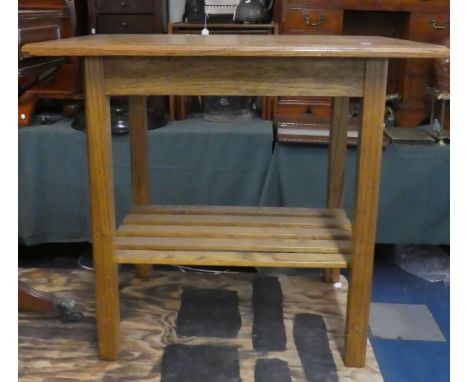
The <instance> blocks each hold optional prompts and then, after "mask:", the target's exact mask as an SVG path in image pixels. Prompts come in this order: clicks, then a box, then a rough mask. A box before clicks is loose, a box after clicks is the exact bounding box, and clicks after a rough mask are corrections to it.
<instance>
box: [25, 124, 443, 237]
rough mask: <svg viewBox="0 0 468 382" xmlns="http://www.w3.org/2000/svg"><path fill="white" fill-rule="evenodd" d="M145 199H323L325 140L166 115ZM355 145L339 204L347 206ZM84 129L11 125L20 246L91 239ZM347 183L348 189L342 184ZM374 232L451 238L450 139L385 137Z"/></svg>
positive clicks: (119, 191)
mask: <svg viewBox="0 0 468 382" xmlns="http://www.w3.org/2000/svg"><path fill="white" fill-rule="evenodd" d="M149 146H150V176H151V199H152V202H153V203H160V204H220V205H222V204H224V205H229V204H231V205H272V206H281V205H285V206H323V205H324V203H325V181H326V171H327V170H326V160H327V149H326V148H325V147H317V146H283V145H277V146H276V147H275V150H274V152H273V153H272V130H271V122H268V121H261V120H253V121H248V122H236V123H218V124H215V123H211V122H207V121H205V120H201V119H193V120H186V121H180V122H174V123H170V124H169V125H168V126H166V127H164V128H161V129H158V130H153V131H151V132H149ZM354 157H355V149H351V150H349V161H348V173H347V183H346V188H347V191H348V192H347V194H346V209H347V210H348V213H350V214H351V215H352V194H353V192H352V191H353V181H354V175H353V174H354V171H353V169H354V166H353V162H354ZM113 158H114V180H115V199H116V200H115V201H116V218H117V223H119V222H120V221H121V220H122V218H123V217H124V215H125V214H126V213H127V212H128V210H129V208H130V160H129V150H128V136H120V137H114V138H113ZM87 177H88V172H87V156H86V137H85V135H84V134H83V133H81V132H78V131H75V130H73V129H71V128H70V120H67V119H65V120H61V121H60V122H57V123H56V124H54V125H50V126H33V127H30V128H25V129H21V130H20V131H19V200H18V201H19V236H20V240H21V241H22V242H24V243H26V244H28V245H32V244H37V243H43V242H51V241H57V242H66V241H68V242H71V241H89V240H90V238H91V235H90V219H89V191H88V179H87ZM350 190H351V192H350ZM377 240H378V241H379V242H382V243H426V244H429V243H434V244H448V242H449V148H448V147H439V146H431V147H414V146H389V147H387V148H386V149H385V151H384V154H383V167H382V186H381V198H380V211H379V226H378V233H377Z"/></svg>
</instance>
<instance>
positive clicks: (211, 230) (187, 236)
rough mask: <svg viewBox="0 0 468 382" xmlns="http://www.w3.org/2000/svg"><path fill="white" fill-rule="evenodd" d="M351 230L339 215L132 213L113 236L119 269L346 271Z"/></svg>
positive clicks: (154, 209) (294, 211) (207, 209)
mask: <svg viewBox="0 0 468 382" xmlns="http://www.w3.org/2000/svg"><path fill="white" fill-rule="evenodd" d="M350 242H351V224H350V222H349V220H348V218H347V217H346V214H345V212H344V211H343V210H331V209H312V208H283V207H230V206H229V207H228V206H152V205H150V206H139V207H134V208H133V209H132V211H131V212H130V214H128V215H127V216H126V217H125V219H124V222H123V224H122V225H121V226H120V227H119V228H118V230H117V238H116V245H117V252H116V260H117V262H118V263H129V264H172V265H176V264H179V265H206V266H208V265H219V266H256V267H262V266H264V267H306V268H346V267H347V265H348V258H349V253H350Z"/></svg>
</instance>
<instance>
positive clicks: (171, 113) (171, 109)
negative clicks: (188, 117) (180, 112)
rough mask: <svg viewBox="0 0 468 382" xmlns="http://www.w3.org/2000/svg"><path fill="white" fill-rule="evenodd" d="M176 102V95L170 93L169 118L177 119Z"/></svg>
mask: <svg viewBox="0 0 468 382" xmlns="http://www.w3.org/2000/svg"><path fill="white" fill-rule="evenodd" d="M175 102H176V96H173V95H170V96H169V120H171V121H175V120H176V117H175Z"/></svg>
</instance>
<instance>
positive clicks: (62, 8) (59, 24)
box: [18, 0, 82, 127]
mask: <svg viewBox="0 0 468 382" xmlns="http://www.w3.org/2000/svg"><path fill="white" fill-rule="evenodd" d="M81 11H82V2H80V1H74V0H38V1H34V0H20V1H19V3H18V49H19V54H18V61H19V63H18V67H19V80H18V82H19V87H20V89H21V88H25V89H27V91H25V92H23V94H21V95H20V98H19V100H18V125H19V126H20V127H22V126H27V125H29V124H30V122H31V120H32V118H33V116H34V109H35V106H36V103H37V101H38V100H39V99H41V98H48V99H63V100H67V99H68V100H78V99H82V95H81V82H82V81H81V71H80V68H79V62H78V59H77V58H76V57H75V58H66V57H63V58H62V60H61V61H57V57H53V58H52V57H51V58H40V59H38V58H37V57H34V58H32V57H28V56H27V55H25V54H22V53H21V47H22V46H23V45H24V44H25V43H29V42H37V41H44V40H55V39H60V38H66V37H72V36H75V35H76V34H77V33H78V23H77V21H78V16H79V15H80V12H81ZM54 68H56V70H55V71H54V72H53V73H52V71H53V69H54ZM49 70H50V72H51V75H50V76H47V78H46V79H44V80H42V81H38V79H39V78H41V75H42V74H43V73H46V74H47V71H49Z"/></svg>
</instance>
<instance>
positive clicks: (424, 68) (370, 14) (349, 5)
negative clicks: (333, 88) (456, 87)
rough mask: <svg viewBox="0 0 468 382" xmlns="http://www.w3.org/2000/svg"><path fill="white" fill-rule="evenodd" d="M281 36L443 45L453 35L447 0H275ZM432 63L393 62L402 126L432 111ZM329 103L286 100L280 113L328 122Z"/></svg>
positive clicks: (392, 87)
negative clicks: (386, 39)
mask: <svg viewBox="0 0 468 382" xmlns="http://www.w3.org/2000/svg"><path fill="white" fill-rule="evenodd" d="M273 19H274V21H276V22H278V23H279V24H280V34H307V35H323V34H332V35H358V36H365V35H379V36H387V37H395V38H403V39H408V40H412V41H422V42H430V43H437V44H440V43H442V42H443V41H444V40H445V39H446V38H447V37H448V36H449V20H450V5H449V0H277V1H276V3H275V10H274V17H273ZM433 82H434V63H433V60H417V59H416V60H401V59H396V60H390V63H389V77H388V88H387V93H388V94H393V93H399V94H400V96H401V100H400V102H398V103H397V107H396V110H395V112H396V119H397V122H398V126H403V127H413V126H417V125H418V124H419V123H420V122H421V121H423V120H424V119H426V118H427V117H428V115H429V111H430V102H429V101H428V97H427V93H426V87H427V86H428V85H431V84H433ZM330 105H331V104H330V99H329V98H307V97H282V98H281V99H280V100H279V102H278V109H277V111H278V113H280V114H300V113H312V114H314V115H315V116H316V117H320V118H329V117H330Z"/></svg>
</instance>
